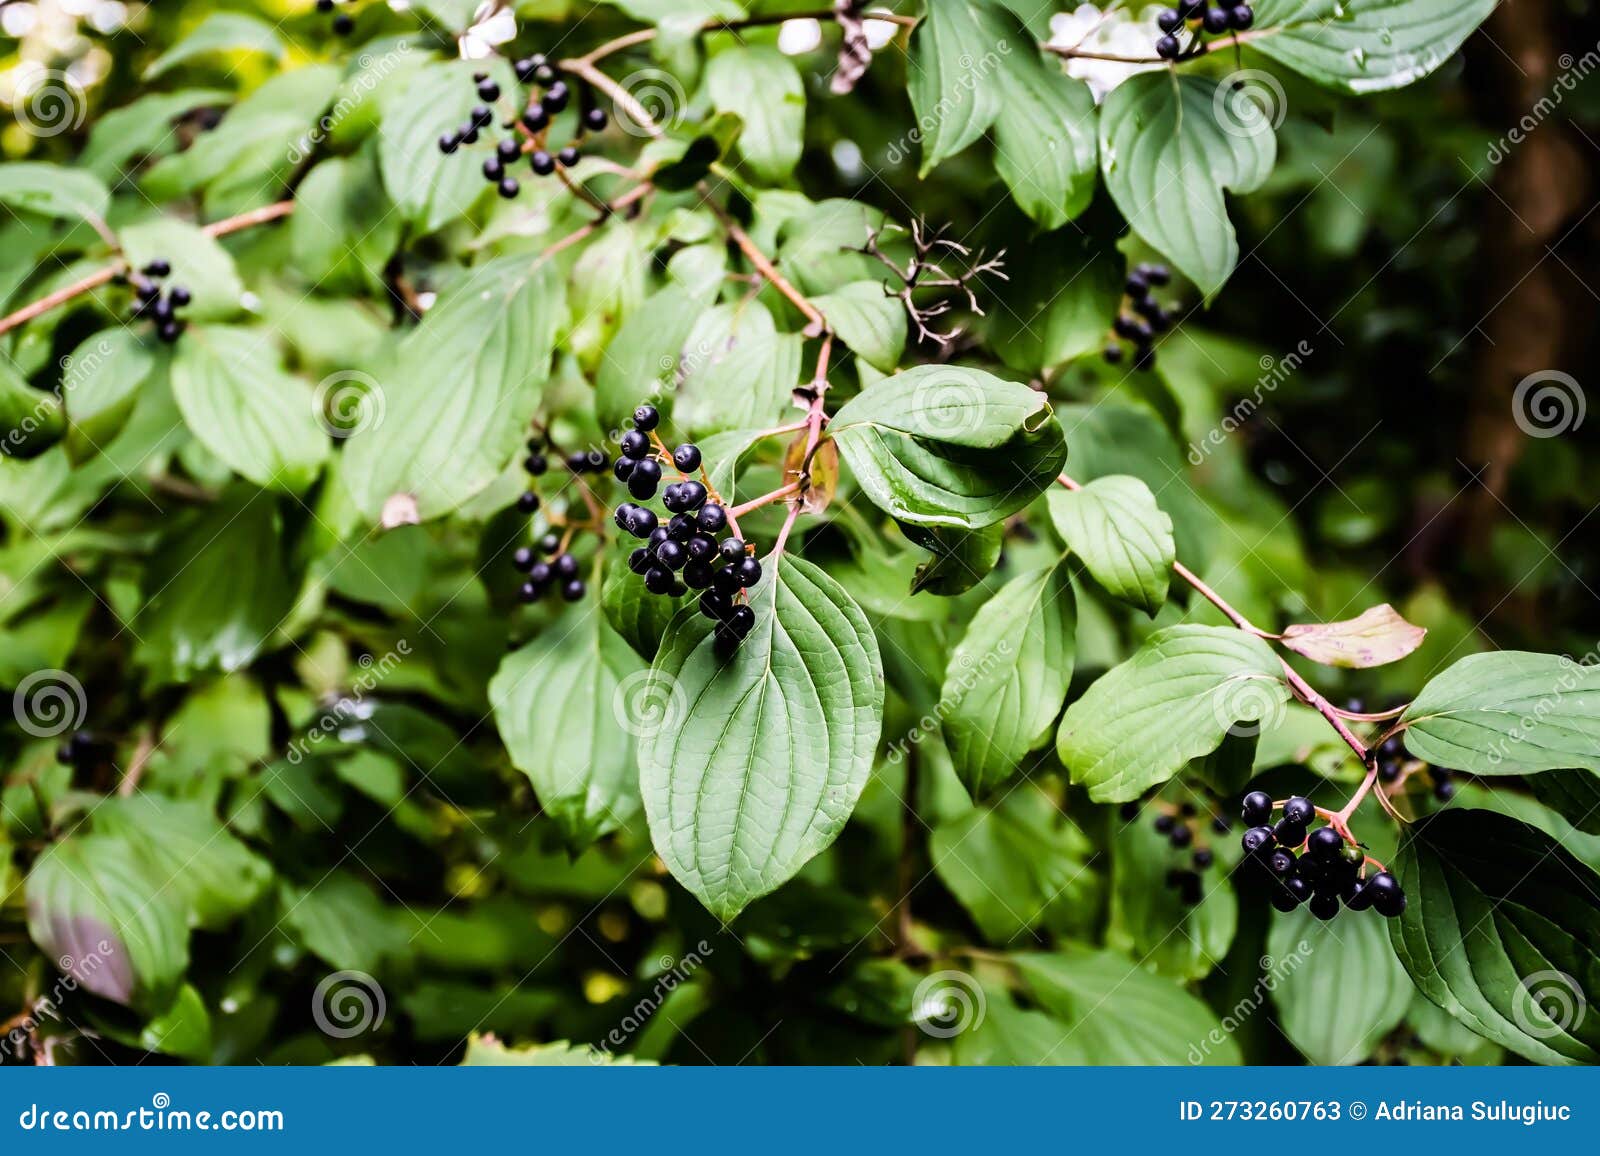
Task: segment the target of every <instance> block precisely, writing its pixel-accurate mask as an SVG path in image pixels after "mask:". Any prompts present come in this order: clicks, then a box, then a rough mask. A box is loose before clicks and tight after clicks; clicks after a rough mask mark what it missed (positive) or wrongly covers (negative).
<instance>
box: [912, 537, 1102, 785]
mask: <svg viewBox="0 0 1600 1156" xmlns="http://www.w3.org/2000/svg"><path fill="white" fill-rule="evenodd" d="M1077 623H1078V619H1077V608H1076V604H1075V603H1074V601H1073V595H1072V571H1071V567H1070V566H1069V565H1068V564H1067V562H1066V561H1064V560H1063V561H1061V562H1058V563H1057V564H1056V565H1054V566H1046V567H1044V568H1043V569H1040V570H1034V571H1032V572H1030V573H1027V574H1023V575H1020V576H1018V577H1016V578H1013V579H1012V580H1011V581H1010V582H1007V583H1006V584H1005V585H1004V586H1002V587H1001V588H1000V591H999V593H997V594H996V595H995V596H994V597H993V598H991V599H989V601H987V602H985V603H984V604H983V605H982V606H981V607H979V608H978V612H977V614H975V615H973V618H972V624H971V625H970V626H969V627H967V633H966V634H965V635H964V636H963V637H962V639H961V644H960V645H959V646H957V647H956V648H955V650H954V651H953V652H952V653H951V655H950V666H949V668H948V669H947V670H946V672H945V679H944V690H943V692H942V693H941V694H940V696H939V701H940V702H941V703H942V704H946V705H947V713H946V714H945V717H944V734H945V743H946V745H947V746H948V747H949V749H950V757H951V760H952V761H953V762H954V763H955V769H956V774H958V775H960V776H961V781H962V783H963V784H964V785H965V786H966V788H967V791H968V792H969V793H970V794H971V795H972V797H973V798H974V799H977V798H981V797H983V796H984V795H987V794H989V793H990V792H991V791H993V790H994V789H995V788H996V787H998V786H1000V785H1001V784H1002V783H1005V782H1007V781H1008V780H1009V779H1011V777H1012V776H1013V775H1015V774H1016V773H1017V772H1018V771H1019V770H1022V769H1023V768H1022V762H1023V760H1024V759H1025V758H1026V757H1027V754H1028V752H1029V751H1032V750H1033V749H1034V748H1035V747H1038V746H1040V745H1042V744H1043V743H1044V742H1045V740H1046V739H1047V738H1048V737H1049V735H1050V728H1051V726H1052V725H1053V724H1054V723H1055V721H1056V716H1057V715H1059V714H1060V713H1061V704H1062V703H1063V702H1065V701H1066V697H1067V687H1068V686H1069V685H1070V684H1071V682H1072V660H1073V633H1074V631H1075V630H1076V629H1077Z"/></svg>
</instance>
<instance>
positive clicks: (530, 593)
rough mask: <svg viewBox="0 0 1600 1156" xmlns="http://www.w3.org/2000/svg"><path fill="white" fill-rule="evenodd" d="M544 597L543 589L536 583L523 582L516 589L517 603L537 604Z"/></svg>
mask: <svg viewBox="0 0 1600 1156" xmlns="http://www.w3.org/2000/svg"><path fill="white" fill-rule="evenodd" d="M543 596H544V587H543V586H541V585H539V584H538V583H537V582H524V583H523V584H522V585H521V586H519V587H517V600H518V601H519V602H537V601H539V599H540V598H541V597H543Z"/></svg>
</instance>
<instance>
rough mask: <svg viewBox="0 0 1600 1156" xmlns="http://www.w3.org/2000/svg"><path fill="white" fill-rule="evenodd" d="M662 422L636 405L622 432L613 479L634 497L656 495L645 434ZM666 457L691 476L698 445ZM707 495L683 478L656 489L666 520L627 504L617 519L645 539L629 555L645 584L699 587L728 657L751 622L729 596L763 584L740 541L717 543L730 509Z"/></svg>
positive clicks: (663, 589)
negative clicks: (629, 422)
mask: <svg viewBox="0 0 1600 1156" xmlns="http://www.w3.org/2000/svg"><path fill="white" fill-rule="evenodd" d="M660 421H661V415H660V414H658V413H657V412H656V409H655V407H654V406H650V405H641V406H640V407H639V408H638V409H636V410H634V411H633V428H632V429H631V430H628V431H627V432H626V433H624V434H623V435H622V438H621V445H622V456H621V457H619V458H618V459H617V461H616V465H615V466H614V467H613V473H614V474H615V475H616V478H617V480H618V481H620V482H624V483H626V484H627V487H628V493H629V494H630V495H631V496H632V497H634V498H635V499H637V500H638V501H640V502H647V501H649V500H650V499H651V498H653V497H655V495H656V490H657V488H658V487H659V486H660V485H661V461H660V459H659V458H658V457H657V456H656V455H655V454H654V453H653V452H652V448H651V446H652V442H651V438H650V431H651V430H653V429H655V428H656V426H657V425H658V424H659V423H660ZM671 460H672V465H673V466H674V467H675V468H676V469H677V471H678V472H679V473H680V474H683V475H688V474H691V473H693V472H694V471H695V470H698V469H699V468H700V449H699V447H698V446H695V445H693V444H690V443H685V444H683V445H681V446H679V447H678V448H677V449H675V450H673V451H672V457H671ZM709 497H710V494H709V493H708V491H707V490H706V487H705V485H704V484H703V483H701V482H697V481H695V480H694V479H692V478H688V477H685V478H684V480H682V481H678V482H669V483H668V484H667V486H666V488H665V489H664V490H662V492H661V504H662V505H663V506H665V507H666V509H667V512H668V513H669V514H670V515H671V517H670V518H668V519H667V520H666V523H665V524H664V525H663V524H662V521H661V518H660V517H658V516H657V514H656V512H655V511H654V510H651V509H649V508H648V507H645V506H640V505H636V504H634V503H633V502H624V503H622V504H621V505H620V506H618V507H617V510H616V515H615V518H616V523H617V525H618V526H619V527H621V528H622V529H623V530H626V531H627V532H628V533H630V534H632V535H633V536H634V537H635V538H642V539H644V543H645V544H644V545H643V546H640V547H639V548H638V549H636V550H634V551H633V553H632V554H630V555H629V556H628V567H629V569H631V570H632V571H633V572H634V573H635V574H639V575H641V576H642V577H643V578H644V587H645V589H646V590H648V591H650V593H652V594H662V595H666V596H667V597H671V598H676V597H680V596H682V595H683V594H685V593H687V592H688V591H690V590H699V591H702V593H701V595H700V612H701V613H702V614H704V615H705V616H706V617H707V618H709V619H711V620H712V621H713V622H715V623H716V624H717V627H716V645H717V649H718V651H719V653H721V654H723V655H727V654H730V653H732V651H734V650H735V649H737V648H738V646H739V643H741V642H742V641H744V638H745V636H746V635H748V634H749V633H750V630H751V628H752V627H754V626H755V624H756V615H755V611H753V610H751V609H750V607H749V606H748V605H747V604H745V603H743V602H739V603H736V602H735V601H734V599H736V598H738V597H739V596H740V594H741V592H742V591H745V590H748V589H750V588H751V587H753V586H755V585H756V583H758V582H760V581H761V563H760V562H758V561H757V560H756V559H755V558H752V557H751V556H750V554H749V552H748V551H747V550H746V548H745V544H744V543H743V542H742V541H741V540H739V539H738V538H734V537H727V538H723V539H721V540H720V541H719V540H718V538H717V535H718V534H720V533H722V532H723V531H724V530H725V529H727V526H728V512H727V511H726V510H725V509H723V508H722V507H721V506H720V505H718V504H717V503H715V502H712V501H708V500H707V499H708V498H709Z"/></svg>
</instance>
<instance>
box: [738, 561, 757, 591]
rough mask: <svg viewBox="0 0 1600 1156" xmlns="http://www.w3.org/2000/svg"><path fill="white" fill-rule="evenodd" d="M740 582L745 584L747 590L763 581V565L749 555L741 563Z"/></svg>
mask: <svg viewBox="0 0 1600 1156" xmlns="http://www.w3.org/2000/svg"><path fill="white" fill-rule="evenodd" d="M739 581H740V582H741V583H743V584H744V588H745V589H746V590H748V589H750V588H751V587H752V586H754V585H755V584H756V583H757V582H760V581H761V563H760V562H757V561H756V560H755V559H754V558H752V557H750V556H749V555H748V554H747V555H745V557H744V560H743V561H742V562H740V563H739Z"/></svg>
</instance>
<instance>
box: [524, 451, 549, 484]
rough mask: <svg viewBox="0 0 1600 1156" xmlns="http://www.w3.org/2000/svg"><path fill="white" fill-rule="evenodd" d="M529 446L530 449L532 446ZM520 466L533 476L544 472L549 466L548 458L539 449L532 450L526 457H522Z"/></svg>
mask: <svg viewBox="0 0 1600 1156" xmlns="http://www.w3.org/2000/svg"><path fill="white" fill-rule="evenodd" d="M529 448H530V449H531V448H532V447H531V446H530V447H529ZM522 468H523V469H525V470H527V471H528V472H529V473H530V474H532V475H533V476H534V477H538V476H539V475H540V474H542V473H544V472H545V471H546V470H548V469H549V468H550V460H549V459H548V458H546V457H545V456H544V455H543V454H541V453H540V452H539V451H537V450H534V451H533V452H532V453H530V454H529V455H528V456H527V457H525V458H523V459H522Z"/></svg>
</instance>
